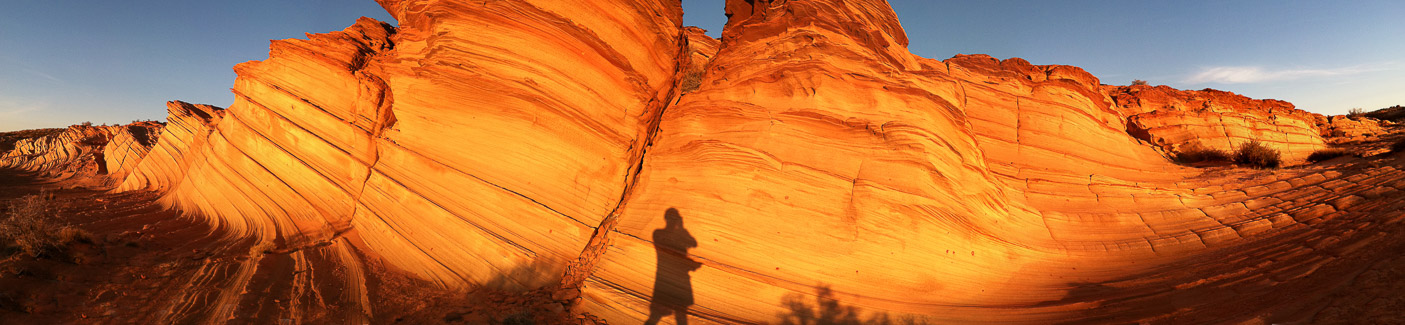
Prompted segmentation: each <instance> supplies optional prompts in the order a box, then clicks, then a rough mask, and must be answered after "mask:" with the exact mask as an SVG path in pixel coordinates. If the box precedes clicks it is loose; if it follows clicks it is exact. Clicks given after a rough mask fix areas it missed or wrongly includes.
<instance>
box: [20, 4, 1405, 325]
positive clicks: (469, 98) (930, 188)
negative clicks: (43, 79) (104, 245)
mask: <svg viewBox="0 0 1405 325" xmlns="http://www.w3.org/2000/svg"><path fill="white" fill-rule="evenodd" d="M381 4H382V6H384V7H385V8H386V9H387V11H389V12H390V13H391V14H392V15H393V16H395V17H396V19H397V20H398V21H399V27H391V26H389V25H387V24H384V23H381V22H377V21H374V20H371V19H368V18H363V19H361V20H358V21H357V22H356V23H355V24H354V25H352V26H351V27H348V28H347V29H346V30H343V31H338V32H332V33H327V34H313V35H309V39H308V40H280V41H274V42H273V44H272V46H271V51H270V55H269V59H267V60H263V61H256V62H248V63H243V64H240V65H238V66H236V67H235V70H236V72H238V74H239V77H238V79H237V80H236V82H235V85H234V89H233V90H234V93H235V95H236V101H235V102H234V103H233V104H232V105H230V107H229V108H228V109H221V108H218V107H213V106H208V105H192V104H187V103H183V102H170V103H168V105H167V109H168V111H169V113H170V117H169V118H168V123H167V124H166V125H165V127H164V128H160V134H159V136H153V135H154V133H152V134H150V135H148V137H147V138H143V137H142V136H141V135H139V133H140V132H136V131H133V130H134V129H132V128H131V126H128V127H125V128H118V127H109V128H91V129H90V128H83V127H75V128H71V129H69V130H68V131H65V132H64V133H63V134H62V135H60V136H57V137H53V138H50V139H48V140H39V141H31V142H27V143H24V144H23V145H22V146H19V147H18V148H17V149H16V150H13V151H11V152H9V153H6V154H5V160H4V162H5V164H6V165H8V166H18V167H22V168H26V169H30V170H40V171H44V170H55V169H56V168H60V167H56V166H59V163H58V162H72V161H81V159H79V158H73V157H85V156H83V154H82V153H84V152H102V153H103V156H104V157H108V158H107V159H106V160H104V161H103V163H102V164H101V165H102V166H105V168H106V170H107V172H108V173H109V175H112V176H111V177H114V179H115V180H120V182H118V184H119V186H118V187H117V190H119V191H128V190H155V191H159V192H162V193H163V199H162V202H163V203H164V204H166V205H167V206H170V207H174V208H178V209H181V210H182V211H184V212H186V213H187V214H188V215H190V216H191V217H194V218H197V219H198V220H204V221H207V222H209V223H210V224H211V225H213V226H215V229H218V232H217V233H218V235H219V236H221V237H224V238H226V239H235V240H241V241H248V242H256V243H257V244H256V245H253V246H252V248H251V251H250V252H248V255H249V256H251V258H250V259H248V260H240V261H238V262H231V263H234V264H233V265H232V266H230V268H231V270H234V271H231V272H232V273H231V274H232V275H230V276H228V278H229V280H228V281H230V283H235V284H237V283H246V282H247V281H248V279H250V278H251V277H253V276H254V274H257V273H258V272H263V271H260V270H259V265H260V264H259V263H260V261H259V259H261V258H263V256H265V252H267V251H280V252H290V253H288V255H286V256H280V257H275V258H286V259H292V260H296V261H303V260H304V259H306V258H308V257H307V256H304V255H302V254H304V253H302V252H301V251H299V248H303V247H312V246H317V247H321V248H320V249H321V250H319V252H320V253H317V254H323V255H318V256H324V255H325V256H335V258H328V259H327V260H328V261H331V263H337V264H338V265H344V266H346V267H345V269H346V270H350V271H347V272H346V273H337V276H335V277H334V278H333V279H321V278H319V279H317V280H316V281H333V282H340V283H342V285H341V287H345V288H351V289H348V290H349V291H347V293H346V295H349V296H350V298H346V299H345V300H344V301H348V302H352V303H351V304H350V305H348V306H346V307H345V309H347V311H346V316H345V318H346V319H348V320H357V319H369V317H368V316H369V315H371V314H372V313H374V312H375V311H373V310H370V309H369V308H368V307H367V304H366V301H367V300H368V299H374V297H366V296H365V295H366V293H365V292H366V291H365V289H364V288H365V283H366V279H365V278H363V275H362V273H361V271H359V270H361V265H362V263H365V262H367V261H365V260H361V259H360V258H358V257H359V256H362V255H357V254H356V253H364V254H365V255H364V256H365V257H366V258H369V259H371V260H372V261H373V262H374V263H377V264H384V265H387V266H389V267H390V268H391V269H393V270H398V271H403V272H405V273H408V274H410V275H412V276H414V277H416V278H419V279H422V280H426V281H430V282H432V283H435V284H437V285H438V286H441V287H446V288H455V289H464V288H476V287H482V286H488V287H491V288H492V289H507V290H518V289H535V288H542V287H547V288H551V287H555V286H564V287H578V286H579V287H582V295H581V296H580V298H581V299H580V300H576V301H575V302H573V303H569V304H568V305H569V306H568V307H569V308H573V309H574V310H576V311H580V312H588V313H591V314H594V315H597V316H600V317H602V318H604V319H606V320H609V321H611V322H613V323H625V324H628V323H638V322H641V321H647V320H651V319H653V320H657V319H660V318H662V319H664V320H666V321H668V320H673V319H676V318H677V317H680V315H681V317H689V318H691V319H692V320H693V321H694V322H699V321H701V322H708V321H711V322H718V323H732V322H743V323H777V322H786V321H804V320H806V319H809V320H814V317H822V316H819V315H830V316H828V317H837V318H835V319H829V321H840V322H843V321H849V320H854V321H856V322H857V321H863V322H872V323H885V322H896V323H903V322H912V323H924V322H926V323H1036V324H1043V323H1057V322H1141V321H1150V322H1181V323H1207V322H1209V323H1223V322H1240V321H1252V320H1258V321H1275V320H1279V319H1289V318H1291V317H1292V316H1293V315H1295V314H1294V313H1296V312H1297V311H1298V310H1302V309H1303V308H1302V305H1301V304H1302V303H1301V302H1298V301H1297V300H1294V299H1298V297H1302V296H1311V295H1320V294H1321V293H1322V292H1324V290H1327V289H1330V288H1333V287H1334V286H1335V285H1337V284H1340V281H1341V280H1337V279H1341V278H1345V277H1347V275H1350V274H1355V273H1353V272H1358V271H1360V269H1361V267H1362V266H1363V265H1367V264H1365V263H1362V262H1361V261H1363V260H1371V259H1373V258H1377V257H1380V256H1383V254H1388V253H1389V252H1390V250H1388V249H1385V250H1382V249H1363V247H1374V245H1384V246H1383V247H1399V246H1400V245H1396V244H1395V243H1396V241H1391V240H1390V239H1389V238H1390V237H1388V236H1383V235H1380V234H1386V233H1390V232H1391V231H1394V230H1398V229H1399V228H1400V227H1399V221H1400V220H1401V218H1405V214H1402V213H1401V212H1400V211H1402V208H1405V200H1402V199H1401V196H1400V193H1401V192H1400V190H1401V189H1402V188H1405V173H1402V172H1401V171H1400V169H1401V168H1403V167H1402V162H1401V159H1400V155H1396V156H1394V158H1380V159H1377V160H1371V161H1366V160H1352V161H1348V162H1345V163H1340V164H1333V165H1306V166H1295V167H1291V168H1284V169H1278V170H1252V169H1246V168H1234V167H1214V168H1191V167H1185V166H1180V165H1176V164H1173V163H1171V162H1170V161H1169V159H1168V158H1167V157H1168V156H1170V155H1174V154H1175V153H1177V152H1179V151H1180V150H1182V149H1183V148H1185V147H1186V146H1189V145H1191V144H1197V145H1202V146H1207V147H1211V148H1219V149H1232V148H1233V147H1235V146H1238V145H1240V144H1242V143H1243V142H1247V141H1250V140H1258V141H1261V142H1264V143H1266V144H1268V145H1269V146H1271V147H1274V148H1277V149H1280V150H1281V151H1283V152H1284V157H1285V158H1286V159H1288V160H1289V161H1300V160H1302V158H1303V157H1305V156H1306V155H1308V154H1310V153H1311V152H1312V151H1314V150H1317V149H1320V148H1323V147H1325V143H1326V140H1325V139H1324V137H1323V136H1324V134H1325V135H1326V136H1328V137H1339V136H1341V134H1348V133H1350V134H1357V133H1364V132H1368V131H1369V132H1378V131H1377V130H1380V131H1379V132H1387V131H1386V130H1385V129H1384V128H1382V126H1380V125H1379V124H1373V125H1374V126H1375V128H1370V126H1364V125H1362V124H1360V123H1358V122H1348V121H1353V120H1340V119H1338V118H1336V117H1334V118H1325V117H1321V116H1317V115H1314V114H1311V113H1307V112H1303V111H1300V110H1297V109H1295V108H1293V107H1292V105H1291V104H1288V103H1286V102H1281V101H1274V100H1253V99H1248V98H1245V97H1242V96H1238V95H1234V94H1232V93H1227V92H1221V91H1214V90H1202V91H1181V90H1175V89H1170V88H1167V87H1148V86H1128V87H1121V86H1106V85H1101V84H1100V82H1099V80H1098V79H1097V78H1096V77H1095V76H1092V75H1091V74H1089V73H1087V72H1085V71H1083V70H1082V69H1080V68H1077V67H1071V66H1060V65H1034V64H1031V63H1029V62H1027V61H1025V60H1023V59H1018V58H1010V59H1005V60H999V59H996V58H993V57H990V56H986V55H958V56H956V57H953V58H950V59H947V60H944V61H938V60H933V59H928V58H921V57H917V56H915V55H913V54H911V53H910V52H908V50H907V48H906V46H907V42H908V41H907V36H906V33H905V32H904V30H903V29H902V27H901V25H900V24H899V23H898V21H897V18H896V15H895V14H894V13H893V12H892V9H891V8H889V6H888V4H887V3H886V2H884V1H882V0H850V1H838V0H789V1H764V0H734V1H728V2H727V5H726V10H727V14H728V15H729V21H728V23H727V26H726V28H725V29H724V31H723V33H722V35H723V37H722V39H720V40H718V39H713V38H710V37H707V36H706V35H704V34H703V31H702V30H701V29H697V28H691V27H683V26H681V18H682V11H681V9H680V6H679V4H678V3H676V2H666V3H657V2H633V1H592V2H589V3H586V2H571V1H489V2H486V3H461V2H454V1H392V0H384V1H381ZM145 127H146V129H147V130H156V129H158V127H156V126H145ZM1362 130H1365V131H1362ZM1339 133H1340V134H1339ZM95 138H101V139H104V140H103V141H102V142H101V143H88V144H84V139H95ZM144 139H145V140H144ZM152 139H154V143H153V142H152ZM21 149H23V150H21ZM89 156H91V155H89ZM94 166H97V165H94ZM92 168H97V167H92ZM1390 245H1394V246H1390ZM241 247H242V246H241ZM351 248H356V249H355V250H352V249H351ZM353 252H355V253H353ZM309 256H311V255H309ZM240 281H244V282H240ZM298 281H308V282H310V281H313V280H298ZM299 283H302V282H299ZM355 288H361V289H360V290H359V291H357V290H355ZM241 295H244V293H243V292H242V291H241V290H240V288H239V287H238V286H235V285H231V286H230V287H229V288H228V289H227V290H224V291H222V292H221V293H219V294H218V297H216V298H217V299H219V301H232V300H233V299H238V297H240V296H241ZM567 300H569V299H567ZM215 305H218V306H225V305H223V304H215ZM231 308H232V307H231ZM232 312H234V311H233V310H223V311H220V312H210V315H223V314H220V313H232ZM807 317H810V318H807Z"/></svg>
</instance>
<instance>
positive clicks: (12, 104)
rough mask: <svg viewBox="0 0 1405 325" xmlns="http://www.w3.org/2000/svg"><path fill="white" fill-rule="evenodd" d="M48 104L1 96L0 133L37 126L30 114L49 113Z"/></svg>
mask: <svg viewBox="0 0 1405 325" xmlns="http://www.w3.org/2000/svg"><path fill="white" fill-rule="evenodd" d="M48 108H49V103H48V102H43V101H22V100H18V99H16V98H8V97H4V96H0V132H4V131H14V130H19V129H23V128H28V127H32V126H35V125H37V123H36V122H38V121H37V120H36V119H34V118H32V116H31V114H30V113H34V112H43V111H47V110H48Z"/></svg>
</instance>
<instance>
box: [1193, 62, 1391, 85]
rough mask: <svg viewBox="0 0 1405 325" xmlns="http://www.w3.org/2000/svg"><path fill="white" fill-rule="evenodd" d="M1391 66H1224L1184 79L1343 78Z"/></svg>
mask: <svg viewBox="0 0 1405 325" xmlns="http://www.w3.org/2000/svg"><path fill="white" fill-rule="evenodd" d="M1392 65H1393V64H1382V65H1373V66H1366V65H1358V66H1352V67H1342V68H1335V69H1283V70H1270V69H1264V68H1262V67H1245V66H1225V67H1208V68H1201V69H1200V72H1198V73H1196V74H1194V75H1191V76H1190V77H1189V78H1186V79H1185V82H1186V83H1190V84H1202V83H1221V84H1245V83H1261V82H1274V81H1287V80H1295V79H1302V78H1313V77H1328V76H1345V75H1354V74H1360V73H1366V72H1375V71H1384V70H1390V69H1391V68H1390V66H1392Z"/></svg>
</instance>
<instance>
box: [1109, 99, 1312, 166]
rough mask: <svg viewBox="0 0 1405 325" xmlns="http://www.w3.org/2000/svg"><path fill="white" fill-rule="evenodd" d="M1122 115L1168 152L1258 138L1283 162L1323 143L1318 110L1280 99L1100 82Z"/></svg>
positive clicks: (1218, 146) (1222, 146)
mask: <svg viewBox="0 0 1405 325" xmlns="http://www.w3.org/2000/svg"><path fill="white" fill-rule="evenodd" d="M1104 90H1105V91H1107V92H1108V93H1109V94H1110V96H1111V97H1112V98H1113V100H1114V101H1115V102H1116V106H1117V109H1118V110H1119V111H1121V112H1122V113H1123V114H1124V115H1126V116H1127V117H1128V119H1127V121H1128V122H1127V123H1128V124H1129V125H1128V127H1129V129H1128V133H1130V134H1132V135H1133V136H1135V137H1137V138H1139V139H1142V140H1145V141H1147V142H1150V143H1152V144H1155V145H1157V146H1158V147H1160V148H1162V149H1163V150H1165V151H1166V152H1168V153H1178V152H1180V150H1181V149H1183V148H1185V147H1187V146H1191V145H1192V144H1196V145H1199V146H1200V147H1203V148H1210V149H1221V150H1225V151H1230V152H1232V151H1234V149H1236V148H1238V147H1239V146H1240V145H1242V144H1244V143H1246V142H1249V141H1251V140H1258V141H1260V142H1261V143H1264V144H1265V145H1267V146H1269V147H1271V148H1274V149H1278V151H1279V152H1281V153H1282V154H1283V159H1284V160H1286V161H1288V162H1301V161H1302V160H1303V159H1306V158H1307V156H1308V155H1310V154H1312V152H1313V151H1317V150H1321V149H1323V148H1325V147H1326V144H1325V142H1324V141H1323V139H1322V136H1321V133H1322V132H1321V131H1320V129H1319V126H1318V119H1319V118H1321V116H1320V115H1317V114H1312V113H1308V112H1305V111H1302V110H1298V109H1295V108H1294V107H1293V104H1292V103H1288V102H1285V101H1280V100H1272V99H1264V100H1256V99H1250V98H1248V97H1244V96H1240V95H1236V94H1234V93H1231V92H1226V91H1219V90H1214V89H1205V90H1176V89H1172V88H1170V87H1166V86H1156V87H1151V86H1145V85H1138V86H1109V87H1104Z"/></svg>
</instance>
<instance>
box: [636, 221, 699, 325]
mask: <svg viewBox="0 0 1405 325" xmlns="http://www.w3.org/2000/svg"><path fill="white" fill-rule="evenodd" d="M663 218H664V227H663V228H659V229H655V230H654V252H655V253H657V254H658V258H659V264H658V270H657V272H655V273H654V299H653V301H652V302H650V303H649V320H648V321H645V322H644V324H651V325H652V324H657V323H658V322H659V320H660V319H663V317H664V316H667V315H668V314H670V313H671V314H673V321H674V322H676V323H678V324H687V323H688V306H692V305H693V279H692V276H691V275H689V274H688V273H689V272H693V270H697V269H698V268H700V267H702V263H699V262H698V261H694V260H693V259H691V258H688V249H691V248H694V247H698V240H697V239H694V238H693V235H692V234H689V233H688V230H687V229H683V216H680V215H678V209H674V208H668V211H665V212H664V214H663Z"/></svg>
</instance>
